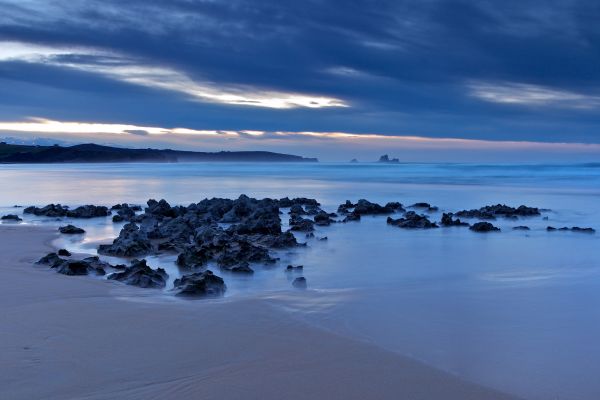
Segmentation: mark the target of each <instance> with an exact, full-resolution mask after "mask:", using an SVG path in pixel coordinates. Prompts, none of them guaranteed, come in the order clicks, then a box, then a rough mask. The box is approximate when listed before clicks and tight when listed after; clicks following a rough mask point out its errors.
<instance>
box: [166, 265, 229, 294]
mask: <svg viewBox="0 0 600 400" xmlns="http://www.w3.org/2000/svg"><path fill="white" fill-rule="evenodd" d="M226 289H227V287H226V286H225V282H224V281H223V279H222V278H221V277H219V276H217V275H215V274H213V273H212V271H210V270H206V271H204V272H196V273H194V274H190V275H184V276H182V277H181V278H179V279H176V280H175V282H174V291H175V295H176V296H182V297H219V296H222V295H223V294H225V290H226Z"/></svg>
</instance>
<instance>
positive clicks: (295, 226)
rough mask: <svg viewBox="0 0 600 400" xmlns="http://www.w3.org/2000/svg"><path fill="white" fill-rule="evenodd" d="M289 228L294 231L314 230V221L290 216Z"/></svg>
mask: <svg viewBox="0 0 600 400" xmlns="http://www.w3.org/2000/svg"><path fill="white" fill-rule="evenodd" d="M290 229H291V230H292V231H296V232H312V231H314V230H315V223H314V222H313V221H311V220H310V219H307V218H302V217H298V216H292V218H290Z"/></svg>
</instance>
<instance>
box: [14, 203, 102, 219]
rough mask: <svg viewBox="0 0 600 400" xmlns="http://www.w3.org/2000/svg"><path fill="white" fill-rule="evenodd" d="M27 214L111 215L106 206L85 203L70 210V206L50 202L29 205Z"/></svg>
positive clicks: (75, 216) (59, 215) (25, 210)
mask: <svg viewBox="0 0 600 400" xmlns="http://www.w3.org/2000/svg"><path fill="white" fill-rule="evenodd" d="M23 213H25V214H33V215H37V216H45V217H69V218H86V219H87V218H96V217H106V216H108V215H110V210H109V209H108V208H107V207H104V206H94V205H85V206H79V207H77V208H75V209H73V210H70V209H69V207H68V206H63V205H60V204H48V205H47V206H45V207H41V208H39V207H34V206H31V207H27V208H26V209H24V210H23Z"/></svg>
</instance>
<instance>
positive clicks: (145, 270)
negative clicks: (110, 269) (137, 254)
mask: <svg viewBox="0 0 600 400" xmlns="http://www.w3.org/2000/svg"><path fill="white" fill-rule="evenodd" d="M168 278H169V275H167V273H166V272H165V270H164V269H162V268H157V269H155V270H154V269H152V268H150V267H149V266H148V264H146V260H133V261H132V262H131V265H130V266H129V267H126V268H125V270H123V271H122V272H115V273H113V274H110V275H109V276H108V279H111V280H115V281H119V282H123V283H125V284H127V285H131V286H138V287H141V288H157V289H160V288H164V287H165V285H166V284H167V279H168Z"/></svg>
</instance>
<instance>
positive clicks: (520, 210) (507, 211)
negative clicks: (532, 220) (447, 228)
mask: <svg viewBox="0 0 600 400" xmlns="http://www.w3.org/2000/svg"><path fill="white" fill-rule="evenodd" d="M456 215H457V216H459V217H464V218H478V219H496V217H506V218H516V217H532V216H537V215H540V210H539V209H538V208H535V207H527V206H523V205H522V206H519V207H517V208H514V207H509V206H507V205H504V204H496V205H493V206H485V207H481V208H480V209H478V210H475V209H473V210H462V211H459V212H457V213H456Z"/></svg>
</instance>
